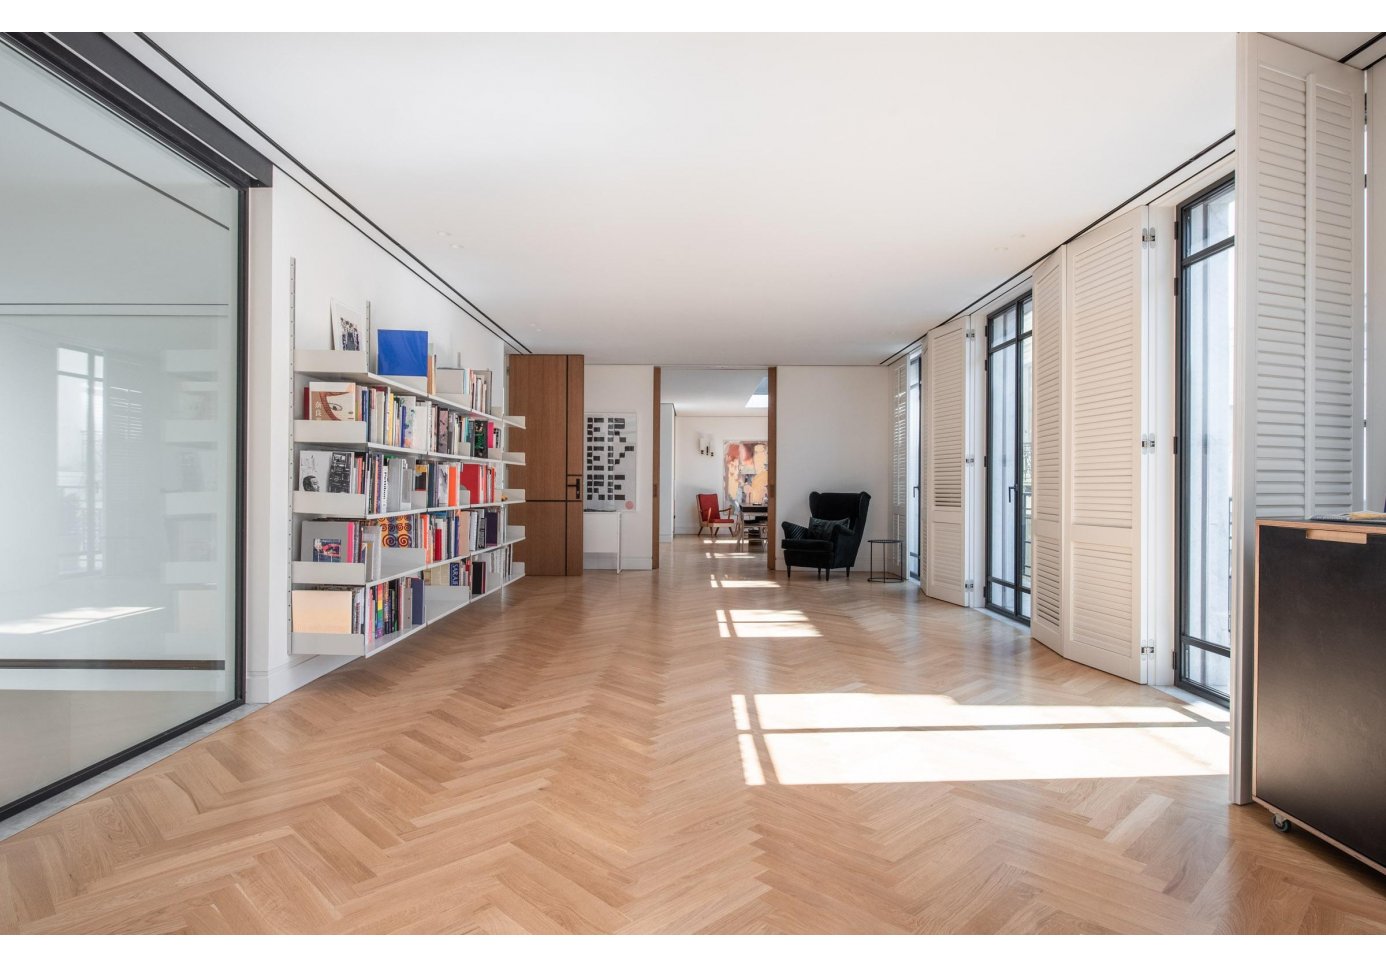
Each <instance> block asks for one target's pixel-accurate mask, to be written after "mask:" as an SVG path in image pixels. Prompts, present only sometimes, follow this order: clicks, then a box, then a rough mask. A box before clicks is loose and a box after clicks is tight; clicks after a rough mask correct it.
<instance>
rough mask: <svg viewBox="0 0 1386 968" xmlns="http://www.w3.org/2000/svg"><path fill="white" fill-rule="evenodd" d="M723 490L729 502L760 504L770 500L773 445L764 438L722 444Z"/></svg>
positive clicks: (743, 504) (745, 504)
mask: <svg viewBox="0 0 1386 968" xmlns="http://www.w3.org/2000/svg"><path fill="white" fill-rule="evenodd" d="M722 492H723V495H724V496H725V497H726V498H727V500H728V501H736V502H737V503H738V504H740V505H742V506H743V507H746V506H751V507H758V506H761V505H764V504H767V503H768V502H769V500H770V445H769V444H768V443H766V442H765V441H763V440H728V441H726V442H725V443H724V444H722Z"/></svg>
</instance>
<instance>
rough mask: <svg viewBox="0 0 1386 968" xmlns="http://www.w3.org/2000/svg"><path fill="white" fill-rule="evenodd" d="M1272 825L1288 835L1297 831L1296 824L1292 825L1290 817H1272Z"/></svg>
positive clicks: (1277, 815)
mask: <svg viewBox="0 0 1386 968" xmlns="http://www.w3.org/2000/svg"><path fill="white" fill-rule="evenodd" d="M1271 824H1272V825H1273V826H1274V827H1275V829H1276V830H1278V831H1280V832H1281V833H1282V834H1287V833H1289V832H1290V831H1291V830H1294V829H1295V827H1294V824H1292V823H1290V820H1289V818H1288V817H1282V816H1280V814H1278V813H1276V814H1272V815H1271Z"/></svg>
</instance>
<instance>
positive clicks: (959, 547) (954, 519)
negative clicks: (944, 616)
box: [924, 319, 967, 605]
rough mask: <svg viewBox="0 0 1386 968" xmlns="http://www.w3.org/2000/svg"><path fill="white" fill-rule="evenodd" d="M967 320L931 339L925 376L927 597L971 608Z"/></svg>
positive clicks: (936, 332)
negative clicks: (966, 513)
mask: <svg viewBox="0 0 1386 968" xmlns="http://www.w3.org/2000/svg"><path fill="white" fill-rule="evenodd" d="M965 324H966V320H961V319H959V320H955V321H953V322H951V323H948V324H947V325H946V326H940V327H939V328H938V329H935V330H933V331H932V332H931V333H929V335H928V348H929V351H928V353H927V354H926V355H925V362H926V364H927V367H928V369H927V370H926V371H925V374H924V397H925V400H926V401H927V402H926V406H925V409H926V410H927V412H928V415H929V417H928V424H929V433H928V458H927V463H926V466H927V468H928V476H927V477H926V478H925V485H926V486H925V492H926V501H927V504H926V516H925V520H926V522H927V526H926V531H927V539H926V541H925V548H926V549H927V552H928V559H927V563H926V566H925V586H924V591H925V594H927V595H929V596H930V597H931V598H938V599H942V600H943V601H945V602H952V603H953V604H954V605H966V604H967V589H966V581H967V546H966V541H965V538H964V531H965V528H964V521H965V517H964V511H965V510H966V508H965V501H966V488H965V487H964V482H965V476H966V474H965V467H964V463H963V461H964V459H965V457H966V454H965V447H966V445H965V431H966V417H967V399H966V397H967V342H966V335H965V332H964V326H965Z"/></svg>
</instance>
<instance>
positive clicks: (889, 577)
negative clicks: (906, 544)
mask: <svg viewBox="0 0 1386 968" xmlns="http://www.w3.org/2000/svg"><path fill="white" fill-rule="evenodd" d="M866 543H867V544H868V545H870V546H871V550H870V552H869V557H868V558H867V562H868V564H867V571H866V580H867V581H876V582H900V581H904V580H905V576H904V575H903V574H901V572H902V571H903V570H904V569H903V568H897V569H896V570H895V571H887V570H886V569H887V568H888V567H889V565H890V551H891V549H890V546H891V545H895V560H896V561H897V562H900V559H901V545H900V539H899V538H867V539H866ZM877 545H881V546H882V547H881V571H880V573H879V574H878V573H877V571H876V546H877ZM902 564H903V563H902Z"/></svg>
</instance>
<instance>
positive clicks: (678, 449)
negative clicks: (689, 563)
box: [660, 366, 774, 556]
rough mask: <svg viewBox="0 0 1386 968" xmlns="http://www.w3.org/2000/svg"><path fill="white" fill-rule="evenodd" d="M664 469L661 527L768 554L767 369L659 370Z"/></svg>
mask: <svg viewBox="0 0 1386 968" xmlns="http://www.w3.org/2000/svg"><path fill="white" fill-rule="evenodd" d="M660 370H661V376H660V410H661V414H662V417H663V420H664V422H665V427H666V429H667V433H665V434H664V435H663V440H662V443H663V453H662V454H661V461H660V464H661V467H667V468H668V471H667V486H666V487H663V488H661V492H662V493H664V494H667V495H668V499H667V500H665V501H663V502H662V504H661V507H660V518H661V520H660V532H661V534H667V535H668V536H669V540H680V539H684V538H685V536H690V537H694V538H697V539H698V540H700V541H704V542H712V543H717V544H730V545H735V546H736V548H735V551H736V552H738V553H744V554H747V555H756V556H761V555H765V554H766V553H767V549H769V548H771V547H773V541H774V535H773V534H772V531H773V528H774V522H773V519H772V517H771V507H770V505H771V480H772V478H771V475H772V472H773V467H772V455H771V448H772V446H773V440H772V435H771V428H770V416H769V415H770V402H771V401H770V397H771V392H770V373H769V371H767V370H766V369H765V368H764V367H693V366H664V367H661V368H660Z"/></svg>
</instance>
